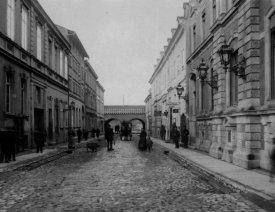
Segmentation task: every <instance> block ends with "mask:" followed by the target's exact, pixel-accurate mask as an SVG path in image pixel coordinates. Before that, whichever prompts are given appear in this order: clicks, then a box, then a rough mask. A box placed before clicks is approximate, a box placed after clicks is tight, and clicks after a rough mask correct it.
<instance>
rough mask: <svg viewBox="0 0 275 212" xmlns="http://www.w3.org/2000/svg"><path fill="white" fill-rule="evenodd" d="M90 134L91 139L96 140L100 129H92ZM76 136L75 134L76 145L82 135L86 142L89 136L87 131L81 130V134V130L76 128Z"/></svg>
mask: <svg viewBox="0 0 275 212" xmlns="http://www.w3.org/2000/svg"><path fill="white" fill-rule="evenodd" d="M91 133H92V138H94V137H95V136H96V137H97V138H99V135H100V129H98V128H97V129H95V128H92V130H91ZM76 134H77V139H78V143H80V141H81V138H82V135H83V136H84V139H85V140H86V141H87V139H88V135H89V131H87V130H86V131H85V130H83V132H82V130H81V129H80V128H78V130H77V131H76Z"/></svg>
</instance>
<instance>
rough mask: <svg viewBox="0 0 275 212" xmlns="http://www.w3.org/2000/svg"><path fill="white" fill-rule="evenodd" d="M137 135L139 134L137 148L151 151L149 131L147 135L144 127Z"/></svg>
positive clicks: (151, 143)
mask: <svg viewBox="0 0 275 212" xmlns="http://www.w3.org/2000/svg"><path fill="white" fill-rule="evenodd" d="M139 136H140V139H139V142H138V148H139V150H141V151H145V150H148V151H151V149H152V145H153V142H152V140H151V138H150V133H149V135H148V136H147V133H146V131H145V130H144V128H142V130H141V133H140V135H139Z"/></svg>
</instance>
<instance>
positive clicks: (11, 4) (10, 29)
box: [7, 0, 15, 40]
mask: <svg viewBox="0 0 275 212" xmlns="http://www.w3.org/2000/svg"><path fill="white" fill-rule="evenodd" d="M14 10H15V0H8V8H7V35H8V36H9V37H10V38H11V39H12V40H14V27H15V21H14V19H15V18H14V17H15V12H14Z"/></svg>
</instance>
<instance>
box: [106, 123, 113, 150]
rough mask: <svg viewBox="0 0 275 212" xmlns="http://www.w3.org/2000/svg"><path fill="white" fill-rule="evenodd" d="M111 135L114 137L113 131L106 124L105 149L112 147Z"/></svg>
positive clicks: (111, 148)
mask: <svg viewBox="0 0 275 212" xmlns="http://www.w3.org/2000/svg"><path fill="white" fill-rule="evenodd" d="M113 137H114V132H113V129H112V128H111V126H110V125H109V124H108V125H107V128H106V130H105V139H106V140H107V150H108V151H112V150H114V149H113V144H112V143H113Z"/></svg>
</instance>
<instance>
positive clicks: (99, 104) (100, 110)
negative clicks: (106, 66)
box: [96, 81, 105, 132]
mask: <svg viewBox="0 0 275 212" xmlns="http://www.w3.org/2000/svg"><path fill="white" fill-rule="evenodd" d="M96 85H97V86H96V95H97V98H96V113H97V128H99V130H100V132H104V92H105V89H104V88H103V86H102V85H101V84H100V82H99V81H97V83H96Z"/></svg>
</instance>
